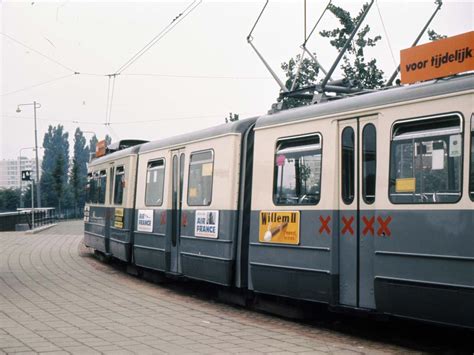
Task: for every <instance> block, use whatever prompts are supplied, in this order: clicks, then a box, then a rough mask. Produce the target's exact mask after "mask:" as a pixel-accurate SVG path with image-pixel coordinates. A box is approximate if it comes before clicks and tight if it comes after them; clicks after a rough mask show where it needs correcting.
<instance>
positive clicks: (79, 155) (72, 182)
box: [66, 127, 95, 211]
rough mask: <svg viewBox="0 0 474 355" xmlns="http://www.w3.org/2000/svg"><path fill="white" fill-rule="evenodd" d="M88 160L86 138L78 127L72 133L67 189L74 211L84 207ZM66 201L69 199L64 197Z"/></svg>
mask: <svg viewBox="0 0 474 355" xmlns="http://www.w3.org/2000/svg"><path fill="white" fill-rule="evenodd" d="M94 137H95V136H94ZM94 137H93V138H94ZM88 161H89V148H88V147H87V146H86V139H85V138H84V135H83V133H82V131H81V129H80V128H79V127H78V128H76V132H75V133H74V157H73V161H72V168H71V175H70V179H69V187H70V189H69V191H68V192H69V193H70V194H71V200H72V202H73V203H72V206H73V207H74V208H75V209H76V211H77V210H82V209H83V208H84V203H85V186H86V176H87V162H88ZM66 201H69V199H66Z"/></svg>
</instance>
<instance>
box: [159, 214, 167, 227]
mask: <svg viewBox="0 0 474 355" xmlns="http://www.w3.org/2000/svg"><path fill="white" fill-rule="evenodd" d="M160 224H162V225H163V224H166V212H165V211H163V212H161V216H160Z"/></svg>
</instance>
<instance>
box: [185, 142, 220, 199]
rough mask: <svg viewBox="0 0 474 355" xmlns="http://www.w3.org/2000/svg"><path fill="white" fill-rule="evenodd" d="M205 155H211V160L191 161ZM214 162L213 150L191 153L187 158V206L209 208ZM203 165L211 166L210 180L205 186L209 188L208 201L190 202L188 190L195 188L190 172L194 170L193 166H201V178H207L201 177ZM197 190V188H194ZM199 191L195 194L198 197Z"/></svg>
mask: <svg viewBox="0 0 474 355" xmlns="http://www.w3.org/2000/svg"><path fill="white" fill-rule="evenodd" d="M205 153H211V159H207V160H197V161H193V157H196V156H198V155H201V154H205ZM214 161H215V154H214V149H204V150H199V151H195V152H191V155H190V156H189V164H188V188H187V204H188V206H210V205H211V203H212V194H213V190H214V188H213V187H214ZM203 164H212V173H211V175H210V177H211V178H210V180H208V181H209V182H207V184H208V185H209V186H210V189H209V201H207V200H206V199H205V198H203V199H201V202H200V203H199V201H196V202H194V201H192V200H190V195H191V194H190V189H192V188H195V187H196V186H195V185H194V180H193V176H192V175H193V173H192V170H193V169H194V166H197V165H201V177H203V176H209V175H202V165H203ZM196 188H197V187H196ZM198 191H199V190H197V194H198V195H199V192H198Z"/></svg>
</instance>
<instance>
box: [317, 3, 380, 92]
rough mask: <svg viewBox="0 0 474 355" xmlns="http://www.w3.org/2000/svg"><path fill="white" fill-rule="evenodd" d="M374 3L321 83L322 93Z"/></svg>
mask: <svg viewBox="0 0 474 355" xmlns="http://www.w3.org/2000/svg"><path fill="white" fill-rule="evenodd" d="M374 1H375V0H372V1H371V2H370V4H369V6H368V7H367V9H366V10H365V12H364V13H363V14H362V17H361V18H360V20H359V22H358V23H357V25H356V27H355V28H354V30H353V31H352V33H351V35H350V36H349V38H348V39H347V41H346V43H345V44H344V47H342V49H341V51H340V52H339V55H338V56H337V58H336V60H335V61H334V63H333V65H332V67H331V69H329V72H328V74H327V75H326V77H325V78H324V80H323V82H322V83H321V89H322V91H324V88H325V86H326V85H327V83H328V81H329V78H330V77H331V75H332V73H334V70H336V67H337V65H338V64H339V62H340V60H341V59H342V57H343V55H344V54H345V52H346V50H347V48H348V47H349V45H350V44H351V41H352V39H353V38H354V36H355V35H356V33H357V31H358V30H359V27H360V25H362V22H364V20H365V17H366V16H367V14H368V13H369V11H370V8H371V7H372V5H373V4H374Z"/></svg>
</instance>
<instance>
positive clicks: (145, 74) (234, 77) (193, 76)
mask: <svg viewBox="0 0 474 355" xmlns="http://www.w3.org/2000/svg"><path fill="white" fill-rule="evenodd" d="M120 75H121V76H150V77H153V76H156V77H161V78H186V79H233V80H269V79H271V78H270V77H268V76H218V75H174V74H159V73H131V74H120Z"/></svg>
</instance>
